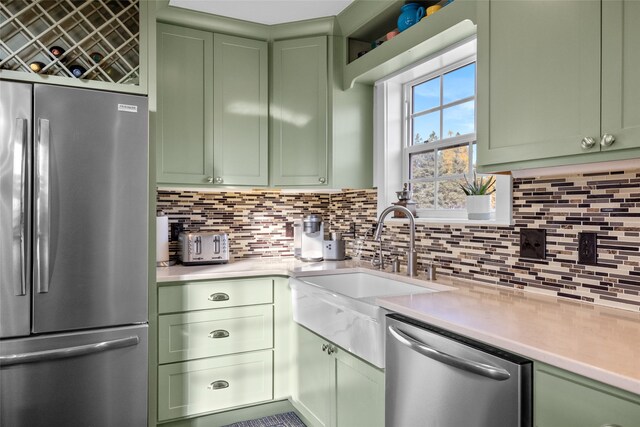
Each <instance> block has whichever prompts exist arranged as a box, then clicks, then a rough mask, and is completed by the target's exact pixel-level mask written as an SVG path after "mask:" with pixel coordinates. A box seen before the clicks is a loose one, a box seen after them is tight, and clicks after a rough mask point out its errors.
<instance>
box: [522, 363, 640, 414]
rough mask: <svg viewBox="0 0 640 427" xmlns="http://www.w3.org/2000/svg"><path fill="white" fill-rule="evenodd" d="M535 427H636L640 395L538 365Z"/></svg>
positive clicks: (535, 392) (639, 410) (639, 408)
mask: <svg viewBox="0 0 640 427" xmlns="http://www.w3.org/2000/svg"><path fill="white" fill-rule="evenodd" d="M533 390H534V419H535V425H536V427H558V426H562V427H605V426H619V427H631V426H637V425H638V421H639V420H640V396H638V395H633V394H631V393H628V392H625V391H622V390H618V389H615V388H613V387H610V386H607V385H605V384H601V383H598V382H596V381H593V380H589V379H587V378H584V377H580V376H578V375H575V374H571V373H569V372H566V371H563V370H561V369H558V368H555V367H552V366H547V365H543V364H541V363H536V365H535V370H534V388H533Z"/></svg>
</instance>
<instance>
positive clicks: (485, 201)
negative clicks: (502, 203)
mask: <svg viewBox="0 0 640 427" xmlns="http://www.w3.org/2000/svg"><path fill="white" fill-rule="evenodd" d="M464 181H465V183H464V184H460V188H462V191H464V194H466V195H467V217H468V218H469V219H489V216H490V214H491V194H492V193H494V192H495V191H496V187H495V183H496V178H495V177H493V176H490V177H487V178H484V177H478V175H477V174H476V172H475V171H474V172H473V180H472V181H469V180H468V179H467V177H466V176H465V177H464Z"/></svg>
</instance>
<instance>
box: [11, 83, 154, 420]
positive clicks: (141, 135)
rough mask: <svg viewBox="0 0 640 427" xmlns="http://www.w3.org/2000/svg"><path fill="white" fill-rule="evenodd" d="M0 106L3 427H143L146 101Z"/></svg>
mask: <svg viewBox="0 0 640 427" xmlns="http://www.w3.org/2000/svg"><path fill="white" fill-rule="evenodd" d="M0 101H1V102H0V137H1V140H0V193H1V196H2V198H1V199H0V425H1V426H7V427H9V426H11V427H22V426H25V427H26V426H29V427H38V426H93V427H98V426H146V423H147V363H148V362H147V331H148V327H147V326H148V325H147V318H148V315H147V276H148V274H147V272H148V249H147V248H148V164H147V162H148V134H147V129H148V110H147V100H146V98H145V97H142V96H134V95H126V94H118V93H110V92H101V91H94V90H87V89H77V88H66V87H57V86H49V85H41V84H34V85H32V84H25V83H16V82H8V81H0Z"/></svg>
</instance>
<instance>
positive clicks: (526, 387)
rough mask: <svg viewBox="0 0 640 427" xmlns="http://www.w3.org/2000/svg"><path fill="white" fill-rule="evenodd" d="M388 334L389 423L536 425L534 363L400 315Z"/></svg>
mask: <svg viewBox="0 0 640 427" xmlns="http://www.w3.org/2000/svg"><path fill="white" fill-rule="evenodd" d="M386 334H387V336H386V360H387V366H386V372H385V381H386V392H385V398H386V407H385V414H386V415H385V425H386V427H531V426H532V425H533V422H532V417H533V416H532V403H531V399H532V387H533V386H532V377H531V375H532V374H531V372H532V368H531V367H532V364H531V361H529V360H526V359H524V358H522V357H520V356H517V355H515V354H511V353H507V352H505V351H502V350H498V349H495V348H492V347H489V346H487V345H486V344H482V343H480V342H477V341H474V340H471V339H469V338H465V337H462V336H460V335H457V334H453V333H450V332H447V331H445V330H442V329H439V328H436V327H434V326H431V325H427V324H425V323H421V322H418V321H416V320H414V319H410V318H408V317H405V316H401V315H399V314H390V315H388V316H387V331H386Z"/></svg>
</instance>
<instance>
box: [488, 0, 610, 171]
mask: <svg viewBox="0 0 640 427" xmlns="http://www.w3.org/2000/svg"><path fill="white" fill-rule="evenodd" d="M478 5H479V6H478V7H479V10H478V20H479V24H478V102H479V106H478V133H479V136H478V141H479V144H478V163H479V164H480V165H490V164H499V163H508V162H516V161H523V160H531V159H540V158H545V157H558V156H569V155H574V154H580V153H582V152H583V148H582V147H581V140H582V139H583V138H584V137H587V136H592V137H597V136H598V135H599V134H600V124H599V123H600V3H599V2H596V1H585V2H582V1H578V2H576V1H558V2H554V3H553V9H552V10H550V9H549V7H548V4H546V3H545V2H540V1H536V0H525V1H508V2H506V1H482V2H479V4H478ZM594 149H597V147H594Z"/></svg>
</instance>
